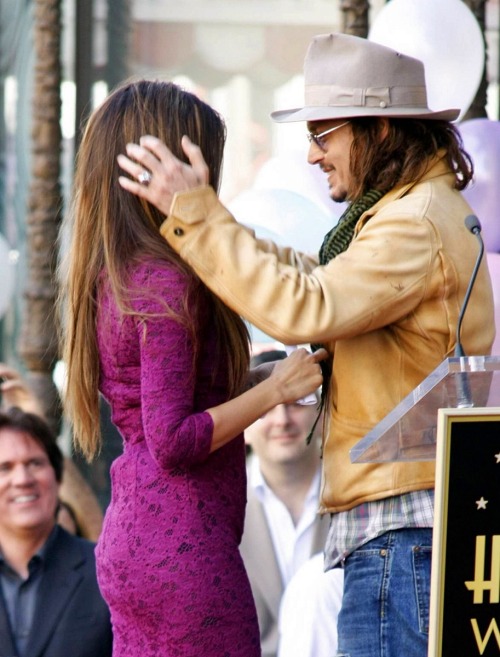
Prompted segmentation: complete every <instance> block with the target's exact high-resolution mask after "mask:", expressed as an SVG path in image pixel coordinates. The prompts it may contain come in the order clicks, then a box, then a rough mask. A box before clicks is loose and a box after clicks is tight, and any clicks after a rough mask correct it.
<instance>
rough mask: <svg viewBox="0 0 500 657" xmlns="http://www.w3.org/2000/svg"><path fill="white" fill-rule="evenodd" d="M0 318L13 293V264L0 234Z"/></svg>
mask: <svg viewBox="0 0 500 657" xmlns="http://www.w3.org/2000/svg"><path fill="white" fill-rule="evenodd" d="M0 280H1V281H2V285H0V317H3V316H4V314H5V313H6V312H7V309H8V307H9V304H10V301H11V299H12V295H13V293H14V264H13V259H12V258H11V250H10V247H9V244H8V243H7V240H6V239H5V238H4V237H3V236H2V235H1V234H0Z"/></svg>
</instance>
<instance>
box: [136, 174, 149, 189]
mask: <svg viewBox="0 0 500 657" xmlns="http://www.w3.org/2000/svg"><path fill="white" fill-rule="evenodd" d="M152 178H153V176H152V175H151V173H150V172H149V171H141V173H140V174H139V175H138V176H137V180H138V181H139V182H140V183H141V185H144V187H147V186H148V185H149V183H150V182H151V180H152Z"/></svg>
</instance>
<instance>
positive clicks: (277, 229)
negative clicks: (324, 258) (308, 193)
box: [228, 189, 336, 254]
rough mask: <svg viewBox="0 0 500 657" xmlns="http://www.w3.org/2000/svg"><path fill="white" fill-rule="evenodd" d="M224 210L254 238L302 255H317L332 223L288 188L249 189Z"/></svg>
mask: <svg viewBox="0 0 500 657" xmlns="http://www.w3.org/2000/svg"><path fill="white" fill-rule="evenodd" d="M228 209H229V210H230V212H231V213H232V214H233V215H234V217H235V219H236V220H237V221H238V222H240V223H242V224H245V225H246V226H249V227H250V228H252V229H253V230H255V232H256V234H257V237H261V238H263V239H268V238H270V239H272V240H273V241H274V242H277V243H278V244H281V245H282V246H291V247H292V248H294V249H296V250H297V251H301V252H303V253H313V254H317V253H318V251H319V248H320V246H321V243H322V241H323V237H324V236H325V234H326V233H327V232H328V231H329V230H330V229H331V228H332V227H333V226H334V225H335V224H336V220H333V219H332V217H331V216H330V215H328V213H327V212H325V211H324V210H323V209H322V208H321V207H320V206H319V205H317V204H316V203H314V201H311V199H308V198H306V197H305V196H302V195H301V194H297V193H296V192H293V191H290V190H288V189H250V190H248V191H245V192H242V193H241V194H239V195H238V196H237V197H236V198H234V199H233V200H232V201H231V202H230V203H228Z"/></svg>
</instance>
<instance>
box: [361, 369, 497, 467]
mask: <svg viewBox="0 0 500 657" xmlns="http://www.w3.org/2000/svg"><path fill="white" fill-rule="evenodd" d="M495 406H496V407H500V356H464V357H453V358H447V359H446V360H444V361H443V362H442V363H441V364H440V365H439V366H438V367H437V368H436V369H435V370H434V371H433V372H431V374H429V376H428V377H427V378H426V379H424V381H422V383H421V384H420V385H419V386H417V387H416V388H415V389H414V390H413V391H412V392H411V393H410V394H409V395H408V396H407V397H405V398H404V399H403V401H402V402H401V403H400V404H398V405H397V406H396V407H395V408H394V409H393V410H392V411H391V412H390V413H389V414H388V415H386V417H385V418H384V419H383V420H382V421H381V422H379V423H378V424H377V425H376V426H375V427H374V428H373V429H372V430H371V431H370V432H369V433H368V434H367V435H366V436H365V437H364V438H362V440H360V441H359V442H358V443H356V445H354V447H353V448H352V449H351V451H350V457H351V462H352V463H381V462H386V461H432V460H434V459H435V457H436V432H437V429H436V427H437V416H438V409H440V408H468V407H495Z"/></svg>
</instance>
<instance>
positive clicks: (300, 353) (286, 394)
mask: <svg viewBox="0 0 500 657" xmlns="http://www.w3.org/2000/svg"><path fill="white" fill-rule="evenodd" d="M325 358H328V352H327V351H326V349H318V350H317V351H315V352H314V353H310V352H309V351H307V349H303V348H300V349H296V350H295V351H293V352H292V353H291V354H290V355H289V356H288V357H287V358H284V359H283V360H279V361H277V362H276V363H275V364H274V367H273V370H272V372H271V374H270V375H269V381H270V382H272V383H273V385H274V386H276V388H277V389H278V391H279V392H280V394H281V395H282V397H283V399H282V401H281V403H282V404H290V403H293V402H295V401H297V400H298V399H302V398H304V397H307V395H309V394H311V393H313V392H315V391H316V390H317V389H318V388H319V387H320V385H321V383H322V381H323V376H322V374H321V368H320V366H319V363H320V361H322V360H325Z"/></svg>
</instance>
